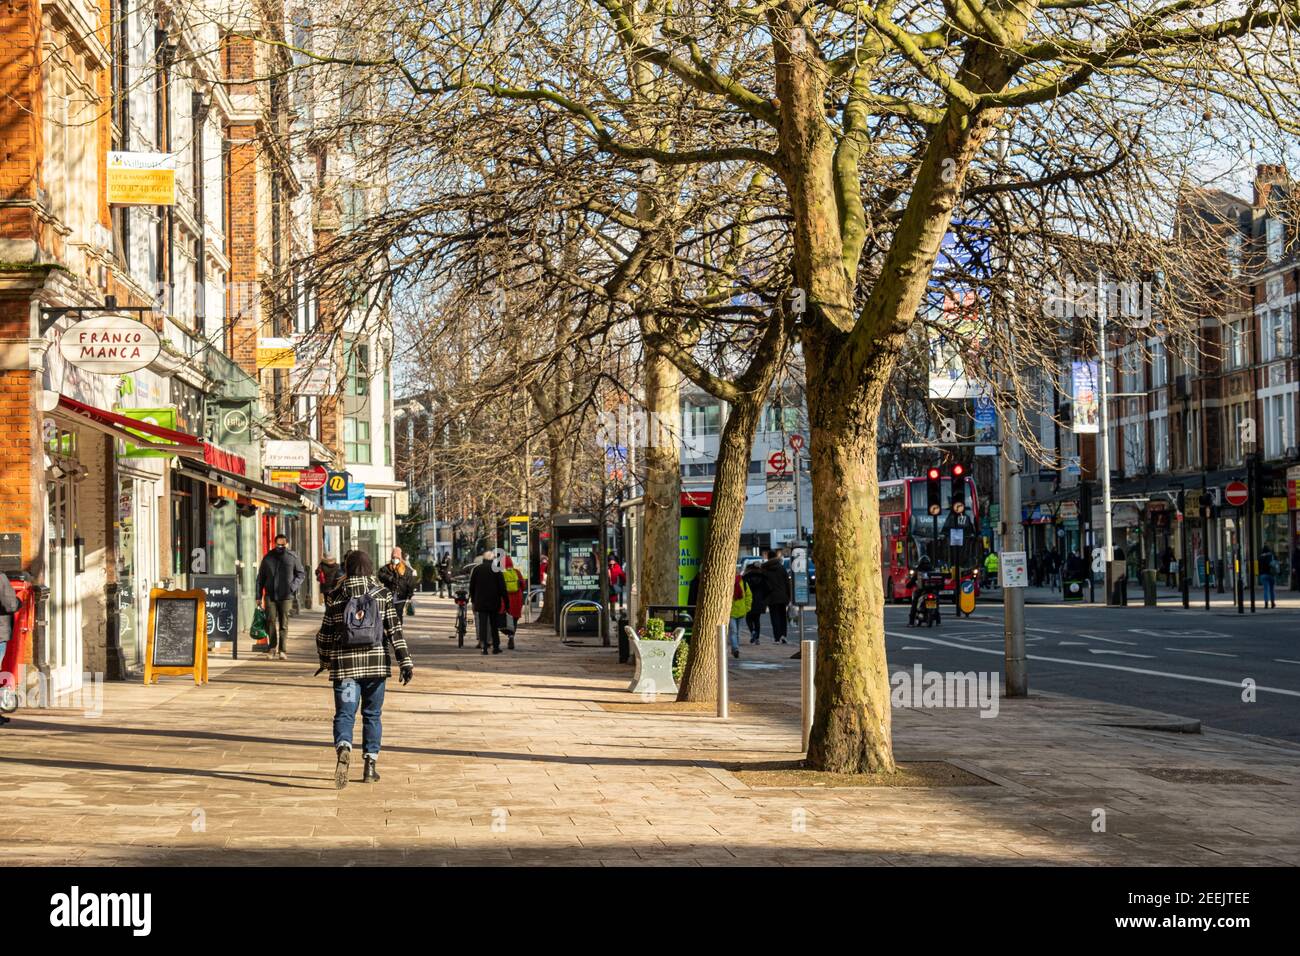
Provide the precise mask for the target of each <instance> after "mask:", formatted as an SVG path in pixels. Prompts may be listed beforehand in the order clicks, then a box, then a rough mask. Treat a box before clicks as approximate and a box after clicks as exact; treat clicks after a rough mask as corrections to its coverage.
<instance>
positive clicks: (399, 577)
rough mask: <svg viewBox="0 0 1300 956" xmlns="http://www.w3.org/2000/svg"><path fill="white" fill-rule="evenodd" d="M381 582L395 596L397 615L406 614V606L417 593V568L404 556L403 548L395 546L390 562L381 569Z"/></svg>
mask: <svg viewBox="0 0 1300 956" xmlns="http://www.w3.org/2000/svg"><path fill="white" fill-rule="evenodd" d="M379 583H380V584H382V585H383V586H384V587H386V588H388V590H389V592H390V593H391V594H392V596H393V606H394V607H396V608H397V616H398V617H405V616H406V606H407V603H408V602H409V601H410V600H411V595H412V594H414V593H415V570H414V569H413V568H412V567H411V565H410V564H409V563H408V562H407V560H406V558H404V557H403V556H402V549H401V548H394V549H393V551H392V555H391V557H390V558H389V559H388V563H387V564H385V565H384V566H383V567H382V568H380V569H379Z"/></svg>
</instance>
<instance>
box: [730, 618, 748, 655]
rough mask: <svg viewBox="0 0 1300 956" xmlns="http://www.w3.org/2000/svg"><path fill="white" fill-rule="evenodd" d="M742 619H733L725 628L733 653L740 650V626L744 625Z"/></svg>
mask: <svg viewBox="0 0 1300 956" xmlns="http://www.w3.org/2000/svg"><path fill="white" fill-rule="evenodd" d="M744 621H745V619H744V617H733V618H732V619H731V623H730V624H729V625H728V626H727V634H728V636H729V638H730V641H731V649H732V650H733V651H738V650H740V626H741V625H742V624H743V623H744Z"/></svg>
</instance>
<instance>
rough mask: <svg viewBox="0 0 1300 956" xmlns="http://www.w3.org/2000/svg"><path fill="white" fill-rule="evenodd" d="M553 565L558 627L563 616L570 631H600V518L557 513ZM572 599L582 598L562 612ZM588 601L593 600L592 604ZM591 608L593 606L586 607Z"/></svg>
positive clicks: (575, 632) (553, 529)
mask: <svg viewBox="0 0 1300 956" xmlns="http://www.w3.org/2000/svg"><path fill="white" fill-rule="evenodd" d="M550 551H551V562H552V563H551V566H550V570H549V571H548V572H547V573H548V574H554V575H556V596H557V598H558V601H559V603H558V604H557V605H556V609H555V630H556V633H559V631H560V625H561V621H560V618H561V617H562V616H563V617H564V618H565V620H566V621H567V627H568V632H569V633H570V634H594V633H596V631H597V629H598V626H599V621H600V616H599V613H600V612H599V608H600V603H601V601H600V579H601V567H600V562H601V560H602V559H601V553H600V520H599V519H598V518H596V517H595V516H593V515H576V514H568V515H556V516H555V520H554V522H553V523H552V525H551V549H550ZM570 601H582V602H584V604H583V605H578V606H575V608H574V609H573V610H572V611H570V612H569V613H568V614H567V615H561V613H560V612H561V611H562V610H563V608H564V606H565V605H566V604H568V603H569V602H570ZM586 602H590V604H589V605H588V604H587V603H586ZM585 608H589V609H585Z"/></svg>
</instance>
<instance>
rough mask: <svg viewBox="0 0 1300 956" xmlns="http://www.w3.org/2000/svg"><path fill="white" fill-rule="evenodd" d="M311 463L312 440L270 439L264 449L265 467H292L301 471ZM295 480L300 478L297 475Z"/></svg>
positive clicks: (263, 464) (263, 461) (263, 460)
mask: <svg viewBox="0 0 1300 956" xmlns="http://www.w3.org/2000/svg"><path fill="white" fill-rule="evenodd" d="M310 465H311V443H310V442H305V441H268V442H267V443H266V445H265V447H264V448H263V449H262V467H263V468H292V469H294V470H299V471H300V470H302V469H303V468H307V467H309V466H310ZM293 480H294V481H297V480H298V479H297V478H296V477H295V478H294V479H293Z"/></svg>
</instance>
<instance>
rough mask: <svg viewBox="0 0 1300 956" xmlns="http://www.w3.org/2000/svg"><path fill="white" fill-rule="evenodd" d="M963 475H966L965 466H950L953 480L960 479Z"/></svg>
mask: <svg viewBox="0 0 1300 956" xmlns="http://www.w3.org/2000/svg"><path fill="white" fill-rule="evenodd" d="M964 474H966V466H965V465H953V466H952V476H953V477H954V478H960V477H961V476H962V475H964Z"/></svg>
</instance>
